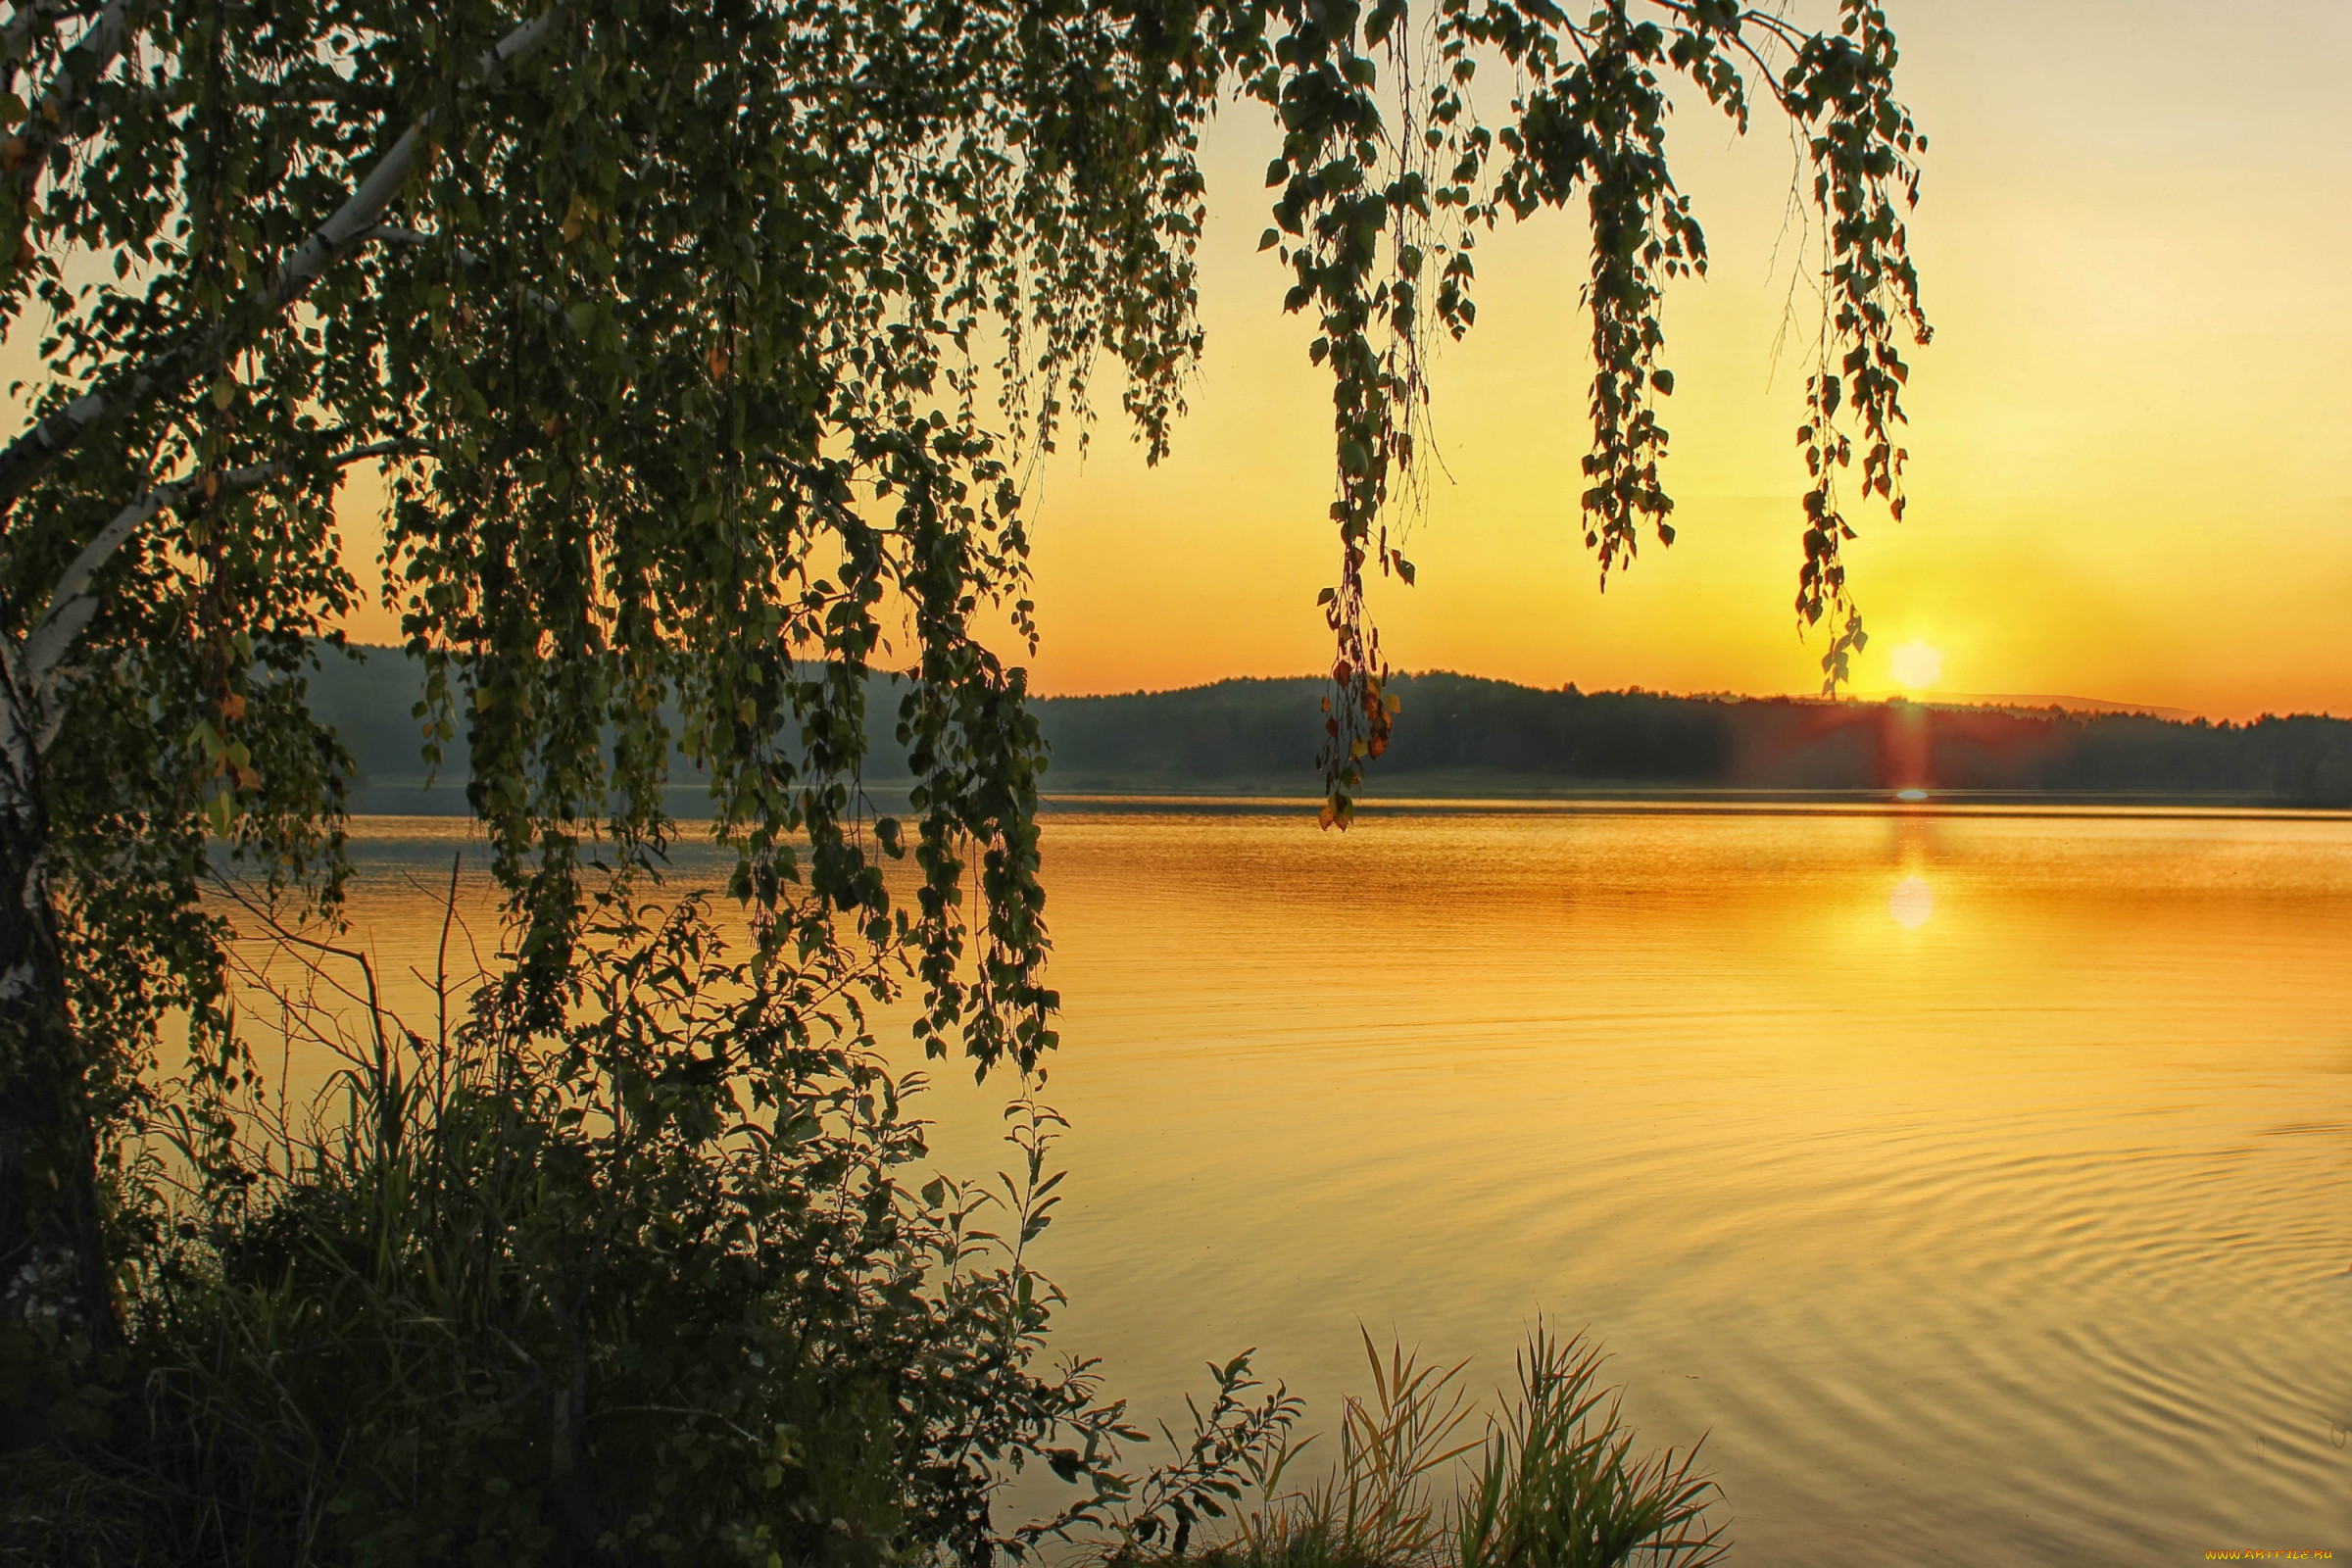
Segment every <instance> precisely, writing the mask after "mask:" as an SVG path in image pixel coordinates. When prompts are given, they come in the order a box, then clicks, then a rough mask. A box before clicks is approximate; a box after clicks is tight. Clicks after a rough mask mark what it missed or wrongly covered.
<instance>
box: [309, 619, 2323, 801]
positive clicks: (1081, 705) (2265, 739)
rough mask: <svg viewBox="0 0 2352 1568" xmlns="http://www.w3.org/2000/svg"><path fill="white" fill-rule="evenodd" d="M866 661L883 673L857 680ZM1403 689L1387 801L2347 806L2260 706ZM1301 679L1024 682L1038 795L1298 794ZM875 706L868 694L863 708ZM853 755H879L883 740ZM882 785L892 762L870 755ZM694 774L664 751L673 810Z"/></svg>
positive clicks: (373, 732) (408, 678)
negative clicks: (2236, 715)
mask: <svg viewBox="0 0 2352 1568" xmlns="http://www.w3.org/2000/svg"><path fill="white" fill-rule="evenodd" d="M365 652H366V653H367V654H368V655H370V656H372V657H369V658H368V659H367V660H366V661H365V662H345V661H336V660H329V661H328V662H327V667H326V668H325V669H324V670H322V671H320V672H319V673H318V674H316V675H314V676H313V678H312V689H313V701H314V703H315V704H316V706H317V708H318V711H319V716H320V718H321V719H322V720H323V721H325V722H327V723H329V724H332V725H333V726H334V727H335V728H336V730H337V731H338V733H339V734H340V735H341V736H342V739H343V742H344V744H345V745H346V746H347V747H349V748H350V750H351V753H352V756H353V759H354V760H355V762H356V763H357V764H358V767H359V777H358V778H357V779H356V780H355V784H356V792H355V801H356V803H357V806H358V808H359V809H361V810H362V811H363V812H385V813H392V814H401V813H407V812H422V813H426V814H432V813H437V812H440V811H445V810H446V811H456V810H462V809H464V807H465V797H464V789H465V779H464V777H463V775H462V773H453V774H451V775H448V776H444V777H442V778H440V779H437V780H436V781H435V782H434V784H433V787H432V788H431V789H430V790H427V789H426V788H425V787H424V786H425V780H424V778H423V776H422V775H421V774H420V773H419V771H418V768H417V723H416V720H415V719H413V718H412V717H411V716H410V711H411V709H412V708H413V707H414V705H415V704H416V702H417V699H418V697H419V696H420V695H421V692H422V676H421V673H420V671H419V670H418V669H417V667H416V666H415V665H414V664H411V663H410V662H408V661H407V660H406V659H404V658H403V656H402V655H401V654H400V653H399V652H398V651H397V650H392V649H371V650H365ZM876 678H877V679H881V678H883V677H876ZM1390 689H1391V690H1392V691H1393V692H1394V693H1395V694H1396V695H1397V696H1398V697H1399V698H1400V699H1401V700H1402V701H1403V702H1404V703H1405V704H1406V705H1407V708H1408V711H1409V712H1410V713H1411V715H1412V722H1411V723H1410V724H1409V725H1400V726H1399V727H1398V729H1397V738H1396V740H1395V742H1394V744H1393V745H1392V747H1391V748H1390V751H1389V754H1388V756H1387V757H1385V758H1384V759H1383V763H1382V770H1383V772H1382V776H1383V778H1384V779H1385V781H1386V782H1385V785H1384V791H1383V793H1385V794H1388V795H1389V796H1391V797H1392V798H1395V797H1406V798H1409V797H1414V796H1438V797H1445V796H1464V795H1473V794H1479V793H1497V792H1499V793H1504V794H1515V793H1531V792H1548V791H1565V792H1574V791H1593V790H1604V791H1605V790H1610V789H1625V790H1636V791H1640V790H1667V791H1731V792H1759V793H1761V792H1780V791H1794V792H1800V793H1816V792H1817V793H1824V794H1842V793H1848V792H1857V791H1859V792H1889V791H1899V790H1904V789H1914V788H1916V789H1924V790H1928V791H1931V792H1997V793H2004V794H2020V795H2027V796H2035V797H2044V798H2054V799H2101V798H2106V799H2113V798H2138V799H2204V800H2227V801H2238V802H2247V803H2259V804H2270V805H2282V806H2305V807H2322V806H2341V805H2352V720H2347V719H2340V718H2334V717H2329V716H2326V715H2314V714H2293V715H2284V716H2280V715H2270V714H2266V715H2264V716H2262V717H2260V718H2258V719H2253V720H2250V721H2246V722H2243V723H2230V722H2214V721H2210V720H2207V719H2203V718H2197V719H2189V720H2182V719H2175V718H2165V717H2161V716H2158V715H2155V714H2151V713H2142V712H2099V713H2091V712H2079V711H2068V710H2064V709H2060V708H2057V707H2051V708H2046V709H2030V708H2022V707H2006V706H2004V707H1978V706H1962V705H1956V704H1955V705H1944V704H1936V703H1913V702H1905V701H1902V700H1900V699H1897V700H1893V701H1889V702H1884V703H1880V702H1852V701H1843V702H1836V703H1831V702H1824V701H1821V700H1819V699H1809V698H1808V699H1800V698H1787V697H1765V698H1753V697H1737V696H1726V695H1706V696H1689V697H1684V696H1674V695H1670V694H1667V693H1662V692H1648V691H1642V690H1641V689H1639V688H1634V689H1629V690H1625V691H1594V692H1585V691H1582V690H1580V689H1578V688H1577V687H1576V686H1575V685H1574V684H1573V683H1572V684H1570V685H1568V686H1566V687H1563V688H1561V689H1559V690H1544V689H1540V688H1535V687H1528V686H1521V685H1516V684H1514V683H1512V682H1508V681H1502V680H1493V679H1488V678H1485V677H1481V676H1474V675H1462V674H1456V673H1453V672H1450V671H1431V672H1428V673H1424V674H1419V675H1399V676H1397V677H1396V678H1395V679H1394V680H1393V681H1392V682H1391V688H1390ZM1324 690H1326V684H1325V683H1324V682H1323V681H1322V679H1321V678H1320V677H1315V676H1296V677H1259V678H1241V679H1231V680H1223V681H1217V682H1213V683H1210V684H1207V685H1201V686H1194V687H1186V688H1182V689H1179V690H1173V691H1159V692H1144V691H1138V692H1130V693H1121V694H1113V695H1105V696H1091V697H1047V698H1032V699H1031V700H1030V701H1031V706H1032V708H1033V710H1034V711H1035V712H1036V714H1037V717H1038V722H1039V725H1040V728H1041V729H1042V731H1043V733H1044V737H1045V740H1046V743H1047V745H1048V746H1049V747H1050V748H1051V753H1052V761H1051V764H1050V766H1049V768H1048V770H1047V772H1046V774H1045V780H1044V782H1045V785H1046V788H1047V790H1048V792H1049V793H1051V794H1060V795H1073V794H1094V793H1102V794H1131V793H1134V794H1146V793H1187V792H1200V793H1209V794H1225V793H1240V794H1268V795H1291V796H1300V797H1304V796H1307V795H1309V794H1311V793H1312V792H1313V788H1314V780H1315V773H1314V766H1313V763H1314V759H1313V756H1312V752H1311V741H1309V740H1307V739H1306V738H1305V737H1306V736H1307V732H1308V729H1309V726H1308V724H1307V722H1306V720H1307V719H1309V718H1311V717H1312V715H1313V713H1314V711H1315V706H1316V702H1317V699H1318V698H1319V697H1320V695H1321V694H1322V693H1323V691H1324ZM893 707H894V705H893V704H891V703H889V702H885V701H876V702H873V703H870V704H869V705H868V708H867V711H868V713H869V714H871V715H873V716H872V717H871V718H869V720H868V722H869V724H870V725H872V726H874V727H875V728H876V729H877V731H879V730H880V729H881V728H882V727H884V726H886V725H887V724H888V723H889V716H888V715H889V714H890V713H891V712H892V711H893ZM870 739H871V741H872V744H871V745H870V747H869V755H870V756H873V757H876V758H883V757H887V756H888V755H889V749H888V747H887V745H886V744H884V743H885V742H886V741H887V740H888V737H887V736H886V735H881V734H879V733H877V735H876V736H874V737H871V738H870ZM869 782H870V783H871V784H872V785H873V786H874V787H876V788H877V789H880V790H888V789H889V788H890V787H891V786H894V785H898V784H900V783H901V782H902V781H900V780H898V779H896V778H895V777H892V776H890V775H888V774H886V773H884V772H881V771H877V772H876V773H875V774H874V775H873V777H872V778H871V779H870V780H869ZM703 787H704V786H703V783H702V780H701V779H700V777H699V775H698V774H697V772H696V771H695V769H694V768H693V767H692V766H691V765H690V764H688V763H687V762H686V760H684V759H683V758H680V759H677V760H676V766H675V769H674V771H673V773H672V784H671V789H672V791H673V793H674V795H675V797H676V798H675V799H674V800H673V802H672V807H673V809H676V810H678V811H680V812H681V813H684V814H689V815H691V814H693V809H694V800H695V798H696V797H697V796H698V795H699V794H700V793H701V791H702V789H703Z"/></svg>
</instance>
